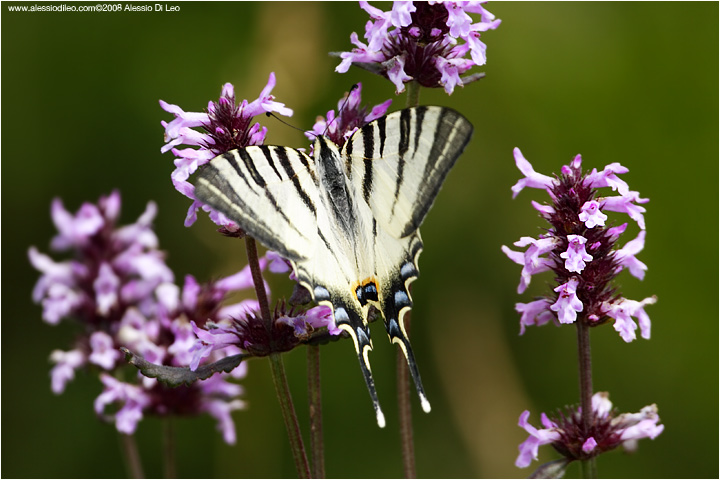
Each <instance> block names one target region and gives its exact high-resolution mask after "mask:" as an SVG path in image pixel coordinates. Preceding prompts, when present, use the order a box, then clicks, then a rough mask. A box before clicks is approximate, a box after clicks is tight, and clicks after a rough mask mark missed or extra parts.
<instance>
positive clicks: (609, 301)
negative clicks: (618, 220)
mask: <svg viewBox="0 0 720 480" xmlns="http://www.w3.org/2000/svg"><path fill="white" fill-rule="evenodd" d="M514 155H515V162H516V164H517V166H518V168H519V169H520V171H521V172H522V173H523V174H524V175H525V177H524V178H522V179H520V180H519V181H518V182H517V184H515V185H514V186H513V187H512V191H513V197H514V196H516V195H517V194H518V193H519V192H520V191H521V190H522V189H523V188H525V187H532V188H539V189H543V190H545V191H546V192H547V193H548V195H549V196H550V200H551V202H550V204H545V205H541V204H539V203H537V202H533V207H534V208H535V209H536V210H537V211H538V212H539V213H540V216H541V217H542V218H544V219H545V220H546V221H547V222H548V223H549V224H550V225H549V227H548V228H547V230H546V233H544V234H542V235H540V238H538V239H534V238H531V237H522V238H521V239H520V240H519V241H517V242H515V244H514V245H515V246H517V247H521V248H525V247H527V249H526V250H525V252H518V251H514V250H511V249H509V248H508V247H506V246H503V247H502V250H503V252H505V254H506V255H507V256H508V257H509V258H510V259H511V260H513V261H514V262H515V263H518V264H519V265H522V266H523V269H522V273H521V281H520V285H519V286H518V293H523V292H524V291H525V289H526V288H527V286H528V285H529V284H530V280H531V277H532V276H533V275H535V274H537V273H542V272H545V271H552V272H553V273H554V274H555V280H556V282H557V287H556V288H554V293H553V294H551V295H550V296H548V297H545V298H543V299H539V300H536V301H534V302H531V303H527V304H523V303H518V304H517V305H516V306H515V308H516V310H517V311H518V312H519V313H521V314H522V318H521V320H520V325H521V326H520V333H521V334H522V333H524V331H525V327H526V326H529V325H543V324H545V323H548V321H549V320H550V319H553V320H555V321H556V322H557V323H560V324H569V323H574V322H576V321H578V320H580V321H583V322H585V323H586V324H587V325H589V326H597V325H601V324H603V323H606V322H608V321H610V320H611V319H614V320H615V323H614V327H615V329H616V330H617V331H618V332H619V333H620V336H621V337H622V338H623V340H625V341H626V342H630V341H632V340H634V339H635V337H636V335H635V330H637V328H638V325H639V327H640V333H641V335H642V337H643V338H646V339H647V338H650V319H649V317H648V316H647V314H646V313H645V310H644V307H645V306H646V305H649V304H652V303H655V300H656V299H655V297H649V298H646V299H645V300H643V301H642V302H637V301H633V300H628V299H625V298H623V297H621V296H620V294H619V293H618V292H617V287H616V286H615V285H614V283H613V280H614V279H615V277H616V276H617V275H618V274H619V273H620V272H621V271H622V270H623V269H625V268H627V269H628V270H629V271H630V274H631V275H633V276H635V277H637V278H639V279H641V280H642V279H643V278H644V275H645V270H646V269H647V266H646V265H645V264H644V263H642V262H641V261H640V260H638V259H637V258H636V257H635V255H636V254H637V253H639V252H640V251H641V250H642V248H643V246H644V244H645V221H644V218H643V216H642V213H643V212H644V211H645V208H644V207H642V206H640V205H638V204H642V203H647V202H648V199H641V198H640V197H639V194H638V193H637V192H633V191H630V189H629V187H628V185H627V183H625V182H624V181H623V180H621V179H620V178H619V177H618V176H617V174H621V173H626V172H627V169H626V168H625V167H623V166H622V165H620V164H619V163H612V164H610V165H608V166H606V167H605V169H604V170H603V171H602V172H598V171H597V170H595V169H593V170H592V171H591V172H587V173H583V172H582V170H581V164H582V158H581V157H580V155H577V156H576V157H575V158H574V159H573V161H572V162H571V163H570V165H565V166H563V167H562V169H561V174H560V175H559V176H557V177H555V178H552V177H548V176H546V175H543V174H540V173H537V172H535V170H534V169H533V168H532V165H530V162H528V161H527V160H526V159H525V157H523V155H522V153H521V152H520V150H519V149H517V148H516V149H515V151H514ZM603 187H610V188H612V189H613V190H615V191H617V192H618V193H619V194H620V195H618V196H609V197H603V196H601V194H600V192H599V190H598V189H599V188H603ZM606 211H615V212H625V213H627V214H628V215H630V217H631V218H632V219H633V220H635V221H636V222H637V223H638V226H639V227H640V229H641V230H640V233H639V234H638V236H637V238H636V239H634V240H631V241H629V242H627V243H626V244H625V245H624V246H623V247H622V248H619V247H618V246H617V240H618V238H619V236H620V234H621V233H622V232H624V231H625V228H626V226H627V224H624V225H621V226H619V227H606V225H605V222H606V220H607V218H608V217H607V215H606V214H605V213H604V212H606ZM633 317H635V318H637V320H638V323H637V324H636V323H635V322H634V321H633V320H632V318H633Z"/></svg>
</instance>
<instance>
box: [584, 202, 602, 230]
mask: <svg viewBox="0 0 720 480" xmlns="http://www.w3.org/2000/svg"><path fill="white" fill-rule="evenodd" d="M578 218H579V219H580V221H581V222H583V223H584V224H585V226H586V227H587V228H594V227H597V226H601V227H604V226H605V220H607V218H608V217H607V215H605V214H604V213H603V212H602V211H601V210H600V202H597V201H596V200H590V201H589V202H585V204H583V206H582V207H580V214H579V215H578Z"/></svg>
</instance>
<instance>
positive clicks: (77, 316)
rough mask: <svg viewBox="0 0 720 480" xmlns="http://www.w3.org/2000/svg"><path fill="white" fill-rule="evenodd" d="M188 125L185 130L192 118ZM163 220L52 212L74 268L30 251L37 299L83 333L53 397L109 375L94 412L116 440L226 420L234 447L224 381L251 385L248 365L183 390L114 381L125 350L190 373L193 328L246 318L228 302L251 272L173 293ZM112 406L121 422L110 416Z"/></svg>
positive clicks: (54, 357)
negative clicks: (155, 424)
mask: <svg viewBox="0 0 720 480" xmlns="http://www.w3.org/2000/svg"><path fill="white" fill-rule="evenodd" d="M227 91H228V90H227V89H226V92H227ZM181 120H182V121H183V122H185V123H184V124H185V125H187V123H188V120H187V118H181ZM178 123H180V121H179V122H178ZM179 128H184V127H179ZM156 213H157V207H156V205H155V204H154V203H152V202H149V203H148V206H147V208H146V209H145V212H143V213H142V215H140V217H139V218H138V220H137V221H136V222H135V223H132V224H130V225H125V226H117V225H116V222H117V220H118V218H119V216H120V194H119V193H118V192H113V193H112V194H111V195H109V196H107V197H101V198H100V200H99V201H98V203H97V205H92V204H89V203H86V204H84V205H83V206H82V207H81V208H80V210H79V211H78V214H76V215H72V214H70V213H68V212H67V211H66V210H65V208H64V207H63V206H62V202H61V201H60V200H55V201H54V202H53V207H52V217H53V221H55V222H56V224H57V225H58V230H59V231H60V233H59V234H58V235H57V236H56V237H55V239H54V240H53V242H52V247H53V248H56V249H62V250H68V249H69V250H71V252H70V253H71V254H72V256H73V260H68V261H64V262H56V261H54V260H53V259H51V258H50V257H49V256H47V255H44V254H42V253H40V252H39V251H38V250H37V249H36V248H35V247H31V248H30V249H29V251H28V257H29V259H30V263H31V264H32V265H33V267H35V268H36V269H37V270H38V271H40V273H41V277H40V279H39V280H38V282H37V284H36V285H35V288H34V290H33V294H32V297H33V300H34V301H35V302H36V303H41V304H42V306H43V318H44V319H45V321H46V322H48V323H50V324H56V323H59V322H60V321H62V320H65V319H67V318H72V319H73V321H75V322H77V323H80V324H81V327H82V329H81V332H80V333H79V334H78V335H77V336H76V338H75V340H74V342H73V346H74V349H73V350H70V351H66V352H64V351H62V350H55V351H53V352H52V354H51V357H50V360H51V362H52V363H54V366H53V368H52V371H51V373H50V376H51V388H52V391H53V392H54V393H56V394H60V393H62V392H63V391H64V390H65V387H66V386H67V384H68V382H70V381H71V380H73V379H74V377H75V371H76V370H77V369H78V368H80V367H88V370H89V371H97V370H102V372H103V373H101V375H100V380H101V381H102V383H103V384H104V390H103V392H102V393H101V394H100V395H99V396H98V397H97V399H96V401H95V410H96V412H97V413H98V414H99V415H101V417H102V418H103V419H105V420H107V421H108V422H112V423H114V424H115V427H116V428H117V430H118V431H120V432H123V433H128V434H129V433H132V432H134V431H135V430H136V428H137V426H138V423H139V422H140V420H141V419H142V418H144V417H145V416H147V415H161V416H166V415H176V416H186V415H197V414H199V413H203V412H207V413H209V414H211V415H213V416H214V417H215V418H217V419H218V422H219V423H220V429H221V431H222V433H223V438H224V439H225V440H226V441H228V442H233V441H234V440H235V431H234V424H233V423H232V418H231V417H230V415H229V414H230V412H232V411H233V410H237V409H239V408H242V407H243V405H244V403H243V402H242V401H241V400H239V399H238V398H237V397H238V396H239V395H240V394H241V393H242V389H241V387H240V386H239V385H235V384H230V383H228V382H227V380H226V378H227V377H228V376H229V375H231V376H233V377H236V378H241V377H242V376H244V372H245V371H246V367H245V365H244V364H243V365H242V367H241V368H238V369H236V370H237V372H236V371H233V372H232V373H231V374H226V373H221V374H219V375H215V376H213V377H211V378H210V379H208V380H205V381H199V382H196V383H195V384H193V385H191V386H183V387H178V388H170V387H166V386H164V385H162V384H160V383H158V382H157V381H156V380H155V379H153V378H147V377H134V379H133V380H132V381H131V382H129V383H125V382H121V381H119V380H117V379H116V378H115V375H116V374H117V373H118V371H117V370H118V369H119V368H126V365H125V363H124V362H122V354H121V352H120V350H119V347H126V348H128V349H130V350H131V351H133V352H134V353H137V354H138V355H141V356H143V357H144V358H145V359H146V360H147V361H149V362H152V363H158V364H164V365H170V366H176V367H181V366H186V365H188V363H190V362H191V361H192V360H193V352H191V349H192V347H193V345H194V344H195V342H196V337H195V335H194V334H193V332H192V326H191V324H190V321H193V322H197V323H198V324H201V325H205V324H206V323H210V324H211V323H212V322H214V321H222V320H225V321H227V320H228V318H227V317H223V316H222V315H223V314H227V312H232V311H238V309H237V308H236V306H235V305H223V304H222V302H223V300H225V297H226V296H227V294H228V293H230V292H231V291H235V290H238V289H242V288H247V287H249V286H250V285H251V281H250V279H249V277H250V275H249V273H248V272H247V271H241V272H240V273H238V274H236V275H231V276H230V277H227V278H225V279H221V280H219V281H218V282H216V283H214V284H213V283H211V284H209V285H208V284H199V283H198V282H197V281H195V279H194V278H193V277H192V276H188V277H187V279H186V285H185V289H184V291H183V292H182V297H183V298H182V301H181V298H180V297H181V291H180V288H179V287H178V286H177V285H175V284H174V283H173V281H174V275H173V273H172V271H171V270H170V269H169V268H168V267H167V265H166V264H165V261H164V255H163V253H162V252H160V251H159V250H158V249H157V248H158V239H157V237H156V235H155V233H154V232H153V230H152V221H153V220H154V218H155V215H156ZM265 263H267V262H266V261H265V260H263V261H262V264H263V265H265ZM256 304H257V302H255V305H256ZM241 305H242V307H244V310H242V312H241V313H242V314H243V315H247V314H248V313H251V312H253V311H255V310H256V308H257V307H256V306H255V308H252V307H253V305H252V302H251V301H248V300H246V301H245V302H241ZM233 309H235V310H233ZM227 350H228V351H227V352H219V351H217V352H209V353H210V354H211V355H212V356H213V358H212V360H213V361H216V360H219V359H221V358H222V357H223V356H224V355H232V354H236V353H238V351H237V349H236V348H235V347H234V346H233V347H228V349H227ZM104 372H108V373H110V374H112V375H109V374H106V373H104ZM111 404H113V406H114V407H115V408H113V409H112V410H113V411H114V412H115V413H104V412H105V409H106V407H108V406H109V405H111Z"/></svg>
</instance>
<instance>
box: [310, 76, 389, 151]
mask: <svg viewBox="0 0 720 480" xmlns="http://www.w3.org/2000/svg"><path fill="white" fill-rule="evenodd" d="M361 91H362V85H361V84H359V83H358V84H357V85H355V88H353V89H352V90H350V92H349V93H346V94H345V95H344V96H343V98H341V99H340V100H339V101H338V112H339V114H338V115H337V116H336V115H335V110H330V111H328V112H327V117H325V118H323V117H318V119H317V121H316V122H315V125H313V129H312V131H311V132H306V133H305V136H306V137H308V138H309V139H310V140H314V139H315V137H316V136H318V135H325V136H326V137H328V138H329V139H330V140H332V141H333V142H334V143H335V144H336V145H338V146H342V145H343V144H344V143H345V140H347V139H348V138H350V136H351V135H352V134H353V133H355V131H356V130H357V129H358V128H360V127H362V126H363V125H366V124H368V123H370V122H372V121H373V120H377V119H378V118H380V117H382V116H383V115H385V113H386V112H387V109H388V108H389V107H390V104H391V103H392V100H386V101H384V102H383V103H381V104H378V105H375V106H374V107H372V109H370V111H369V112H368V107H367V106H361V105H360V100H361Z"/></svg>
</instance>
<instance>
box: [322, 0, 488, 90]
mask: <svg viewBox="0 0 720 480" xmlns="http://www.w3.org/2000/svg"><path fill="white" fill-rule="evenodd" d="M484 3H485V2H475V1H472V2H406V1H396V2H393V7H392V10H391V11H389V12H384V11H382V10H380V9H378V8H376V7H373V6H371V5H370V4H368V3H367V2H363V1H361V2H360V6H361V7H362V8H363V10H365V11H366V12H368V14H369V15H370V18H371V19H372V20H370V21H368V23H367V25H366V26H365V39H366V40H367V41H368V43H367V44H365V43H363V42H361V41H360V40H359V39H358V35H357V34H356V33H355V32H353V34H352V35H351V36H350V41H351V42H352V43H353V44H354V45H355V46H356V48H354V49H353V50H352V52H343V53H341V54H340V57H341V58H342V59H343V61H342V62H341V63H340V65H338V66H337V67H336V68H335V71H336V72H340V73H344V72H347V71H348V69H349V68H350V65H352V64H357V65H360V66H364V67H366V68H369V69H371V70H373V71H375V72H377V73H380V74H381V75H383V76H385V77H386V78H388V79H389V80H390V81H391V82H393V84H395V87H396V91H397V93H400V92H402V91H404V90H405V87H404V85H403V84H404V83H406V82H409V81H412V80H415V81H417V82H418V83H419V84H420V85H422V86H424V87H431V88H432V87H443V88H445V91H446V92H447V93H448V94H451V93H452V92H453V90H454V88H455V86H463V84H464V83H467V82H469V81H473V80H476V79H478V78H480V76H477V75H476V76H471V77H465V78H461V77H460V75H462V74H463V73H465V72H466V71H468V70H469V69H470V68H472V67H473V66H476V65H477V66H479V65H484V64H485V62H486V56H485V50H486V46H485V44H484V43H483V42H481V41H480V32H484V31H487V30H494V29H495V28H497V27H498V25H500V20H495V16H494V15H492V14H491V13H490V12H488V11H487V10H486V9H485V8H484V7H483V4H484ZM470 13H473V14H479V15H480V21H479V22H476V23H473V18H472V17H470V15H469V14H470ZM460 41H462V42H464V43H460ZM468 53H469V54H470V58H465V56H466V55H467V54H468Z"/></svg>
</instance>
